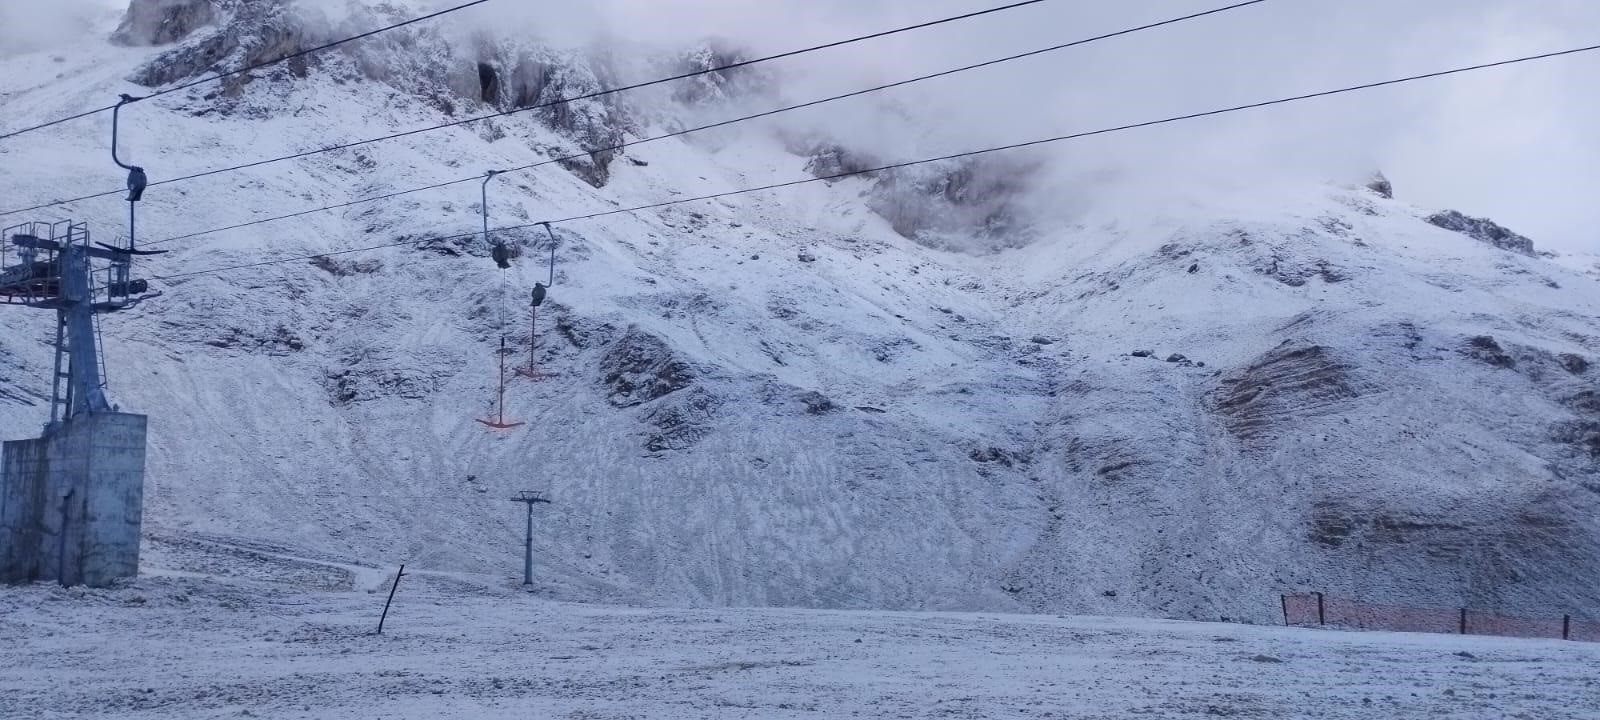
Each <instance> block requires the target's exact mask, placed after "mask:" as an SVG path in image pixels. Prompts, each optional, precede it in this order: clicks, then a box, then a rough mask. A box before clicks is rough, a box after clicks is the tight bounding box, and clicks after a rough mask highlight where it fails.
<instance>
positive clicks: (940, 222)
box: [806, 144, 1037, 251]
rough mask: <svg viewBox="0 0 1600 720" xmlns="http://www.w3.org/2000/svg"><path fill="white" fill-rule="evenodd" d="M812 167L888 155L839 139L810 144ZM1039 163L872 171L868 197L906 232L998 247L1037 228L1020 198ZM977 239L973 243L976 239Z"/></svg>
mask: <svg viewBox="0 0 1600 720" xmlns="http://www.w3.org/2000/svg"><path fill="white" fill-rule="evenodd" d="M810 155H811V156H810V159H809V160H808V161H807V163H806V171H807V172H809V173H811V174H812V176H813V177H823V178H825V177H834V176H838V175H841V174H845V173H860V172H862V171H865V170H868V169H870V168H874V167H881V166H882V164H883V163H882V161H881V160H880V159H878V158H876V157H873V156H872V155H869V154H866V153H858V152H855V151H852V150H850V149H848V148H844V147H841V146H839V145H832V144H824V145H821V146H819V147H817V148H816V149H814V150H812V151H811V154H810ZM1036 169H1037V168H1036V166H1035V165H1032V164H1027V163H1017V162H1015V161H1010V160H1004V159H996V158H976V159H967V160H958V161H951V162H946V163H937V164H934V165H921V166H916V167H910V168H898V169H894V170H885V171H882V172H879V173H873V174H872V175H871V177H872V178H873V180H874V186H873V189H872V195H871V198H870V200H869V205H870V206H871V208H872V210H873V211H874V212H876V213H878V214H879V215H881V216H883V218H884V219H886V220H888V221H889V224H890V226H891V227H893V228H894V231H895V232H897V233H899V234H900V235H901V236H903V237H905V238H906V239H908V240H914V241H916V242H918V243H921V244H923V245H927V246H930V247H937V248H941V249H953V250H979V251H994V250H999V249H1002V248H1013V247H1021V246H1023V245H1026V244H1027V242H1028V240H1029V239H1030V238H1031V237H1032V231H1031V228H1030V226H1029V224H1028V221H1027V219H1026V216H1025V214H1024V213H1023V212H1022V210H1021V208H1020V206H1019V204H1018V201H1019V200H1020V198H1021V196H1022V194H1023V192H1024V190H1025V188H1026V187H1027V186H1028V181H1029V180H1030V179H1031V177H1032V175H1033V172H1034V171H1035V170H1036ZM974 240H975V241H976V246H974V244H973V241H974Z"/></svg>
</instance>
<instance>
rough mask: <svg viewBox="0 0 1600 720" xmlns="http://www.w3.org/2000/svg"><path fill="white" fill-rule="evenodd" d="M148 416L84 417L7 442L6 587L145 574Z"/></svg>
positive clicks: (2, 506) (1, 552) (0, 543)
mask: <svg viewBox="0 0 1600 720" xmlns="http://www.w3.org/2000/svg"><path fill="white" fill-rule="evenodd" d="M145 426H146V420H145V416H143V415H128V414H122V413H95V414H93V415H85V416H81V417H79V418H77V419H75V420H73V421H72V422H71V423H68V424H67V425H65V426H63V427H62V428H60V429H58V430H57V431H56V432H54V433H52V434H51V435H50V436H49V437H45V438H40V439H36V440H19V441H15V442H7V443H5V447H4V459H3V462H0V473H3V475H0V582H6V583H20V582H35V581H52V580H53V581H59V582H61V583H62V584H65V585H78V584H84V585H91V586H101V585H106V584H109V583H110V582H111V581H112V580H115V579H117V578H122V577H133V576H134V575H137V574H138V570H139V531H140V526H141V523H142V522H143V504H144V454H145Z"/></svg>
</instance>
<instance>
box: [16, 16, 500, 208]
mask: <svg viewBox="0 0 1600 720" xmlns="http://www.w3.org/2000/svg"><path fill="white" fill-rule="evenodd" d="M486 2H489V0H473V1H472V2H467V3H462V4H460V5H456V6H454V7H448V8H445V9H443V10H439V11H437V12H431V13H428V14H427V15H421V16H418V17H414V18H411V19H410V20H406V21H404V22H398V23H395V24H393V25H385V26H383V27H380V28H376V29H373V30H368V31H367V32H364V33H361V34H360V35H351V36H350V37H347V38H342V39H339V40H335V41H333V42H330V43H324V44H322V45H318V46H316V47H313V48H306V49H304V50H296V51H295V52H292V53H289V54H287V55H284V56H283V57H279V58H274V59H272V60H265V61H262V62H258V63H255V64H254V65H246V66H244V67H242V68H238V69H236V70H229V71H227V72H225V73H220V74H218V75H213V76H211V77H205V78H200V79H199V80H193V81H190V82H186V83H183V84H182V85H175V86H173V87H169V88H166V89H163V90H158V91H156V92H153V93H150V94H149V95H145V96H143V97H138V98H134V99H133V100H132V101H131V102H139V101H140V100H149V99H151V98H157V97H161V96H162V95H169V94H172V93H175V92H178V91H180V90H188V89H189V88H192V87H195V86H197V85H204V84H206V83H210V82H216V81H218V80H222V79H224V78H230V77H233V76H235V75H241V74H244V73H247V72H250V71H252V70H260V69H261V68H264V67H268V66H270V65H276V64H278V63H281V62H287V61H289V60H293V59H295V58H301V57H305V56H307V55H311V54H313V53H319V52H322V51H323V50H328V49H331V48H336V47H338V46H340V45H343V44H345V43H350V42H355V41H357V40H365V39H366V38H369V37H372V36H374V35H378V34H380V33H386V32H388V31H390V30H395V29H398V28H403V27H406V26H408V25H415V24H417V23H420V22H426V21H428V20H432V19H434V18H436V17H439V16H441V15H448V14H450V13H453V12H456V11H457V10H465V9H467V8H469V7H472V6H474V5H482V4H484V3H486ZM115 107H116V105H107V106H105V107H100V108H95V109H93V110H85V111H83V112H81V113H78V114H76V115H68V116H67V117H63V118H56V119H55V120H51V121H49V122H43V123H39V124H38V125H33V126H29V127H25V128H21V129H18V130H10V131H7V132H5V133H3V134H0V140H5V139H7V138H13V137H16V136H18V135H22V134H24V133H30V132H33V131H35V130H43V129H45V128H47V127H52V126H55V125H60V124H61V123H64V122H71V121H73V120H77V119H79V118H86V117H89V116H90V115H95V114H99V113H103V112H106V111H107V110H111V109H112V108H115ZM29 209H35V208H29ZM17 212H21V211H17Z"/></svg>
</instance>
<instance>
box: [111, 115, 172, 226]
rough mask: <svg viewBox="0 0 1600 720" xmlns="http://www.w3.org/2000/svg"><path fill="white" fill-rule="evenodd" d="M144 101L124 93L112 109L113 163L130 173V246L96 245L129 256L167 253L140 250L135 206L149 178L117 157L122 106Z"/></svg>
mask: <svg viewBox="0 0 1600 720" xmlns="http://www.w3.org/2000/svg"><path fill="white" fill-rule="evenodd" d="M143 99H144V98H142V97H134V96H132V95H128V94H126V93H123V95H122V96H121V99H120V100H118V101H117V104H116V105H114V106H112V108H111V162H114V163H116V164H117V166H118V167H120V168H122V169H124V170H127V171H128V198H127V200H128V246H127V247H125V248H119V247H116V246H114V245H107V244H105V243H103V242H97V243H95V244H96V245H99V246H100V247H103V248H106V249H108V250H111V251H112V252H117V253H124V254H127V255H160V254H162V253H164V252H167V251H166V250H140V249H139V246H138V240H137V237H136V235H135V234H134V233H135V225H134V220H135V214H134V207H135V205H134V204H135V203H137V202H139V201H140V200H142V199H144V188H145V186H146V185H148V184H149V182H150V181H149V178H148V177H147V176H146V175H145V172H144V168H142V167H139V166H138V165H129V164H128V163H125V162H123V161H122V158H120V157H118V156H117V136H118V134H119V133H118V130H119V121H120V120H121V116H122V106H123V105H127V104H128V103H131V102H137V101H139V100H143Z"/></svg>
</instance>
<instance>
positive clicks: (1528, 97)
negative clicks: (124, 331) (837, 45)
mask: <svg viewBox="0 0 1600 720" xmlns="http://www.w3.org/2000/svg"><path fill="white" fill-rule="evenodd" d="M302 2H303V3H304V4H307V5H314V6H318V7H319V8H322V9H330V10H331V9H337V8H338V7H339V6H342V5H343V4H344V0H302ZM430 2H432V3H433V4H434V5H448V4H455V0H449V1H447V0H430ZM998 4H1003V2H1001V0H988V1H987V2H985V1H982V0H880V1H878V2H864V1H861V0H596V1H595V2H589V3H568V4H563V5H564V7H565V8H566V9H563V10H560V11H557V12H552V11H550V9H549V6H551V5H556V4H555V3H529V2H523V1H521V0H496V2H492V3H489V4H487V5H485V6H482V7H479V8H474V9H472V10H468V11H464V12H462V13H460V14H458V15H457V16H453V18H452V21H454V22H461V23H479V24H482V25H485V26H493V27H495V28H497V29H501V30H504V29H505V28H511V27H514V28H527V32H529V33H532V34H538V35H546V36H558V37H561V38H564V39H567V40H569V41H573V42H578V40H577V39H579V38H582V39H583V41H586V42H588V41H593V39H594V38H596V37H604V38H609V39H612V40H615V41H616V42H617V43H618V45H617V47H634V46H635V45H636V44H639V43H644V44H652V45H659V46H662V47H671V46H673V45H681V44H686V43H689V42H692V41H694V40H698V39H700V38H703V37H705V36H708V35H716V36H722V37H727V38H733V39H736V40H737V41H738V42H740V43H741V44H744V45H746V46H748V47H749V48H750V49H751V50H752V51H754V52H758V53H765V52H774V51H782V50H788V49H793V48H795V47H799V46H802V45H808V44H815V43H819V42H825V41H829V40H833V39H838V38H841V37H846V36H851V35H857V34H861V33H865V32H871V31H873V30H878V29H885V28H888V27H892V26H895V25H901V24H908V23H911V22H915V21H918V20H924V19H932V18H935V17H939V16H943V15H947V14H954V13H957V12H962V11H967V10H973V9H979V8H983V7H988V6H991V5H998ZM1226 4H1229V0H1209V1H1207V0H1141V1H1140V2H1088V1H1086V0H1050V1H1048V2H1045V3H1041V4H1039V5H1036V6H1032V7H1028V8H1023V9H1019V10H1013V11H1009V12H1006V13H1002V14H999V15H995V16H989V17H986V18H982V19H978V20H974V21H969V22H964V23H960V24H956V25H952V26H946V27H942V28H938V29H933V30H928V31H924V32H918V33H912V34H907V35H902V36H897V37H894V38H889V39H885V40H880V41H875V42H872V43H870V44H864V45H861V46H857V47H849V48H841V49H838V50H833V51H827V52H823V53H816V54H813V55H808V56H804V57H800V58H794V59H791V60H786V61H783V62H782V63H781V65H779V66H777V67H776V68H775V70H776V71H777V72H780V73H781V74H782V75H783V77H784V78H785V82H786V88H787V89H786V92H787V94H788V95H790V96H791V97H792V98H793V99H809V98H811V97H815V96H821V95H825V94H833V93H836V92H842V91H848V90H852V89H856V88H859V87H863V86H866V85H870V84H874V83H878V82H884V81H892V80H896V79H900V78H903V77H907V76H911V75H916V74H920V73H925V72H931V71H936V70H940V69H944V68H948V67H953V66H956V65H961V64H966V63H970V62H975V61H981V60H986V59H990V58H992V57H996V56H999V55H1005V54H1010V53H1014V52H1020V51H1024V50H1029V49H1034V48H1038V47H1044V46H1048V45H1053V44H1057V43H1061V42H1066V41H1070V40H1074V39H1078V38H1081V37H1086V36H1090V35H1096V34H1100V33H1104V32H1109V31H1114V30H1118V29H1122V28H1126V27H1131V26H1134V25H1140V24H1144V23H1147V22H1151V21H1156V20H1161V19H1165V18H1168V17H1173V16H1178V15H1183V14H1187V13H1192V12H1197V11H1200V10H1206V9H1210V8H1213V7H1219V6H1222V5H1226ZM117 5H118V3H116V2H114V1H113V0H57V1H56V2H51V3H40V2H34V1H33V0H0V55H3V54H8V53H13V52H18V51H24V50H31V49H37V47H39V46H41V45H43V44H45V43H52V42H60V40H61V39H63V38H70V39H78V40H81V39H82V34H83V29H82V28H83V27H84V25H85V23H86V22H87V21H88V20H89V19H91V18H94V17H96V16H100V17H103V16H104V15H105V14H106V13H107V12H111V13H114V12H115V6H117ZM609 41H610V40H608V42H609ZM1596 43H1600V1H1596V0H1337V2H1333V1H1329V0H1268V1H1267V2H1265V3H1262V4H1260V5H1257V6H1252V7H1248V8H1244V9H1240V10H1235V11H1232V12H1229V13H1226V14H1222V15H1217V16H1213V17H1208V18H1203V19H1200V20H1195V21H1192V22H1189V23H1185V24H1182V25H1179V26H1174V27H1167V28H1161V29H1157V30H1152V31H1149V32H1145V33H1141V34H1138V35H1135V36H1130V37H1123V38H1117V39H1113V40H1108V41H1105V42H1102V43H1097V44H1095V45H1092V46H1087V47H1082V48H1076V49H1071V50H1066V51H1062V52H1057V53H1052V54H1049V55H1045V56H1042V57H1038V58H1033V59H1030V60H1025V61H1020V62H1016V63H1010V64H1006V65H1001V66H998V67H994V68H989V69H986V70H982V71H977V72H974V73H969V74H965V75H962V76H958V77H953V78H949V79H944V80H938V81H933V82H930V83H924V84H920V85H918V86H914V87H912V88H907V89H902V90H898V91H894V92H893V93H886V94H884V95H883V96H882V97H875V98H873V99H871V100H869V101H862V102H851V103H849V104H848V105H845V104H841V105H834V106H829V107H828V108H826V109H824V110H818V111H814V112H813V113H811V114H810V115H809V116H807V117H796V118H793V119H791V120H790V122H794V123H798V124H805V123H810V124H813V125H816V126H823V127H830V128H832V129H833V130H835V131H837V132H841V133H849V134H852V135H853V136H854V137H855V138H856V139H857V141H859V142H861V143H866V144H870V145H871V146H872V147H877V148H881V150H882V152H881V155H882V156H883V157H885V158H886V159H902V158H907V159H908V158H910V157H915V156H917V155H920V154H940V153H944V152H954V151H960V150H966V149H972V148H977V147H984V146H988V145H995V144H1004V143H1009V142H1016V141H1020V140H1027V139H1031V138H1034V137H1041V136H1048V135H1056V134H1062V133H1068V132H1077V131H1083V130H1092V129H1096V128H1100V127H1105V126H1111V125H1121V124H1126V123H1130V122H1139V121H1144V120H1150V119H1156V118H1160V117H1165V116H1170V115H1176V114H1183V113H1189V112H1196V111H1203V110H1208V109H1213V108H1219V107H1225V106H1229V105H1236V104H1242V103H1248V102H1255V101H1260V100H1267V99H1272V98H1276V97H1281V96H1286V95H1294V94H1300V93H1305V92H1313V91H1318V90H1324V89H1330V88H1334V87H1338V86H1343V85H1351V84H1357V83H1363V82H1370V81H1375V80H1382V79H1387V78H1390V77H1395V76H1400V75H1409V74H1416V73H1423V72H1430V71H1434V70H1441V69H1446V68H1450V67H1454V66H1459V65H1469V64H1475V63H1480V62H1488V61H1494V60H1500V59H1505V58H1510V57H1515V56H1518V55H1525V54H1533V53H1539V52H1548V51H1552V50H1560V49H1566V48H1570V47H1578V46H1582V45H1589V44H1596ZM1595 78H1600V52H1595V53H1590V54H1587V55H1580V56H1576V57H1567V58H1560V59H1554V60H1546V61H1540V62H1535V63H1529V64H1525V65H1521V66H1517V67H1512V68H1501V69H1494V70H1488V71H1483V72H1479V73H1472V74H1468V75H1463V76H1457V77H1454V78H1447V79H1440V80H1431V81H1423V82H1421V83H1417V84H1412V85H1407V86H1401V87H1394V88H1387V89H1382V90H1376V91H1370V92H1367V93H1363V94H1360V95H1356V96H1342V97H1336V98H1327V99H1321V100H1315V101H1310V102H1306V103H1302V104H1298V105H1295V106H1288V107H1278V108H1271V109H1264V110H1256V111H1250V112H1247V113H1241V114H1235V115H1229V116H1224V117H1218V118H1211V119H1206V120H1199V121H1194V122H1186V123H1181V124H1176V125H1171V126H1166V127H1162V128H1155V129H1146V130H1137V131H1131V132H1128V133H1125V134H1121V135H1117V136H1107V137H1100V138H1092V139H1086V140H1082V141H1073V142H1069V143H1065V144H1063V145H1062V146H1060V147H1057V148H1054V149H1052V150H1051V151H1049V155H1048V156H1047V157H1048V158H1049V159H1051V161H1052V162H1051V166H1052V167H1053V168H1055V169H1056V171H1057V173H1058V174H1059V176H1060V179H1061V180H1062V182H1061V183H1060V184H1059V185H1056V186H1052V187H1053V190H1052V192H1055V193H1056V194H1057V195H1058V196H1059V197H1060V199H1061V201H1062V202H1063V203H1068V204H1075V203H1076V204H1081V203H1083V202H1093V201H1094V199H1093V197H1094V192H1093V191H1091V190H1089V189H1087V188H1089V187H1091V186H1092V185H1094V184H1091V183H1089V182H1088V179H1089V178H1096V179H1100V180H1103V179H1104V178H1108V177H1110V178H1116V179H1117V183H1118V187H1119V188H1120V191H1119V193H1120V194H1119V197H1120V198H1121V200H1122V201H1123V202H1126V201H1128V199H1129V198H1130V197H1132V198H1135V199H1137V198H1139V197H1148V198H1151V199H1152V200H1155V201H1159V200H1160V199H1163V198H1170V197H1173V196H1175V195H1181V194H1183V193H1187V192H1192V191H1195V190H1196V189H1199V188H1214V187H1223V186H1226V187H1228V188H1229V191H1230V192H1249V189H1250V188H1251V187H1252V186H1254V185H1259V186H1261V187H1271V186H1277V185H1280V184H1281V183H1282V182H1284V181H1285V180H1290V179H1304V180H1308V181H1336V182H1346V181H1354V180H1358V179H1360V178H1361V177H1362V176H1364V175H1365V174H1366V173H1367V172H1369V171H1370V170H1371V169H1375V168H1381V169H1382V170H1383V171H1384V172H1385V173H1387V174H1388V176H1389V177H1390V179H1391V180H1393V181H1394V183H1395V187H1396V192H1397V193H1398V195H1399V196H1400V197H1401V199H1404V200H1407V201H1410V202H1414V203H1417V204H1420V205H1425V206H1430V207H1453V208H1457V209H1460V210H1462V211H1464V212H1467V213H1469V214H1474V215H1484V216H1489V217H1493V218H1495V219H1496V220H1498V221H1500V222H1502V223H1504V224H1506V225H1508V226H1511V227H1512V228H1513V229H1516V230H1518V231H1519V232H1522V233H1524V234H1526V235H1529V236H1531V237H1533V238H1534V240H1535V241H1536V242H1537V243H1538V244H1539V245H1540V246H1541V247H1544V248H1550V249H1557V250H1566V251H1584V252H1600V202H1597V201H1596V198H1597V197H1600V133H1597V132H1595V131H1594V128H1597V127H1600V93H1595V92H1593V91H1591V90H1587V89H1586V88H1590V87H1592V86H1593V85H1595V84H1596V83H1597V82H1600V81H1596V80H1595ZM907 116H909V117H911V118H913V119H914V120H915V125H917V126H918V127H920V128H923V129H922V130H920V131H919V132H916V133H908V132H906V127H907V121H906V118H907Z"/></svg>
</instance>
